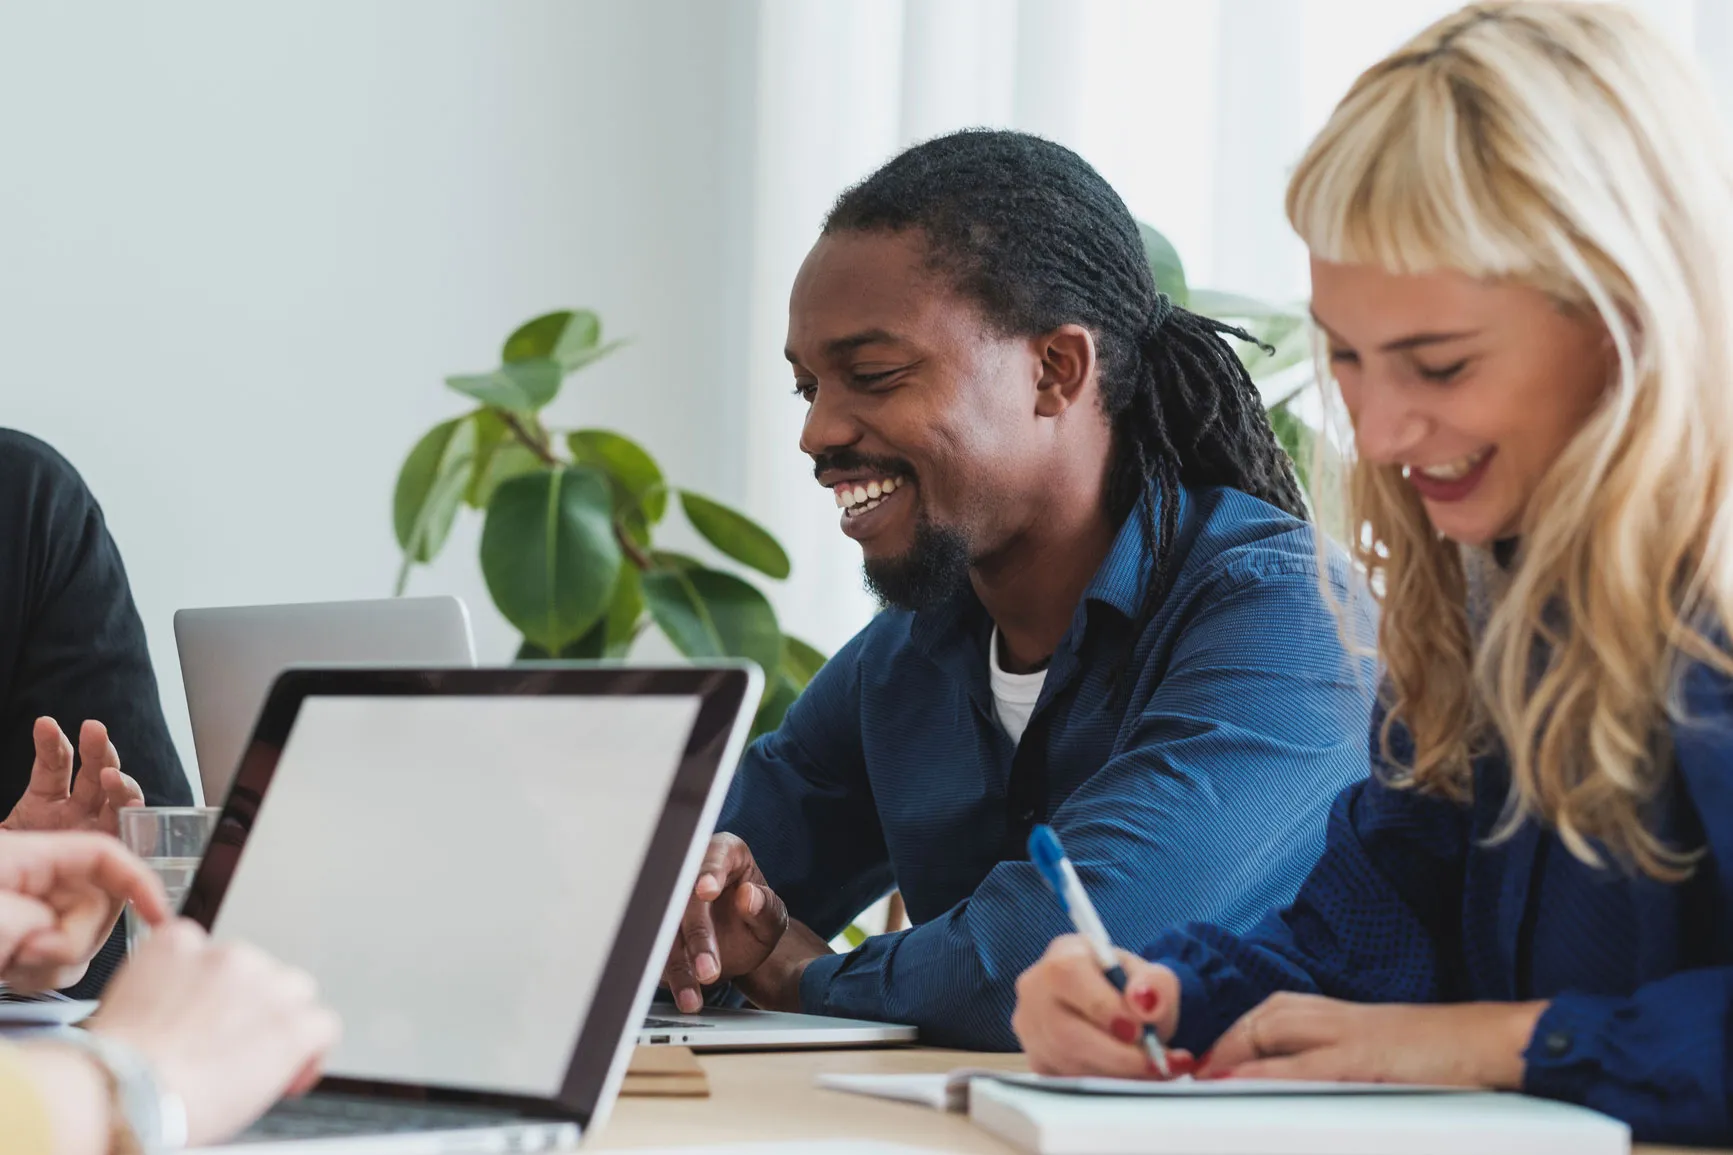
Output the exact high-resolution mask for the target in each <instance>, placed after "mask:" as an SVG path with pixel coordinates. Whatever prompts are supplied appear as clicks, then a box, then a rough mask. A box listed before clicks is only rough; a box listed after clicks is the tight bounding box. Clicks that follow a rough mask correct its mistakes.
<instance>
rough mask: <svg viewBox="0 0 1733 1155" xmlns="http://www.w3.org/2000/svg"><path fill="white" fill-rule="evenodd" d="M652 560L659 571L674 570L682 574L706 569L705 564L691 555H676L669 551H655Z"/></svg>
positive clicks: (652, 553)
mask: <svg viewBox="0 0 1733 1155" xmlns="http://www.w3.org/2000/svg"><path fill="white" fill-rule="evenodd" d="M650 560H651V561H653V562H655V563H656V568H658V569H673V570H679V571H681V572H682V573H686V572H690V571H691V570H695V569H703V568H704V563H703V562H701V561H699V560H698V559H697V558H695V557H692V556H691V555H690V554H684V553H675V552H674V551H673V550H668V549H658V550H653V551H652V552H651V554H650Z"/></svg>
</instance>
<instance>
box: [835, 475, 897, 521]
mask: <svg viewBox="0 0 1733 1155" xmlns="http://www.w3.org/2000/svg"><path fill="white" fill-rule="evenodd" d="M902 484H903V483H902V482H900V481H898V480H897V479H896V478H894V477H884V478H879V479H878V480H875V481H863V482H856V483H855V484H854V485H852V486H851V485H839V486H837V487H836V507H837V508H838V509H846V510H848V511H849V512H851V513H865V512H867V510H869V509H877V508H878V507H879V506H880V505H881V504H883V502H884V499H885V498H887V497H889V496H890V495H891V494H893V493H895V492H896V491H897V488H898V487H899V486H900V485H902Z"/></svg>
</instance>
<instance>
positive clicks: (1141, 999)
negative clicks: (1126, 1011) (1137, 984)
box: [1131, 987, 1161, 1015]
mask: <svg viewBox="0 0 1733 1155" xmlns="http://www.w3.org/2000/svg"><path fill="white" fill-rule="evenodd" d="M1131 1001H1132V1002H1133V1003H1135V1004H1137V1009H1138V1010H1140V1011H1142V1012H1143V1013H1144V1014H1146V1015H1153V1014H1154V1013H1155V1008H1156V1004H1157V1003H1159V1002H1160V1001H1161V998H1160V996H1159V995H1157V994H1156V993H1155V988H1154V987H1144V988H1142V989H1141V990H1138V991H1135V992H1133V993H1132V996H1131Z"/></svg>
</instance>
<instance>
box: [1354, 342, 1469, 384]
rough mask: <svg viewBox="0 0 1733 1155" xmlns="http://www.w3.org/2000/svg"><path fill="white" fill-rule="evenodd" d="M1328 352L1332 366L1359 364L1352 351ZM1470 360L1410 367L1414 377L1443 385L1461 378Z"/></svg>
mask: <svg viewBox="0 0 1733 1155" xmlns="http://www.w3.org/2000/svg"><path fill="white" fill-rule="evenodd" d="M1329 352H1330V364H1332V365H1343V366H1347V365H1359V364H1360V354H1358V353H1356V352H1355V351H1354V350H1352V349H1331V350H1330V351H1329ZM1472 360H1473V358H1471V357H1463V358H1461V359H1460V360H1457V361H1453V362H1451V363H1450V364H1448V365H1426V364H1423V363H1422V362H1420V361H1411V362H1410V365H1411V366H1412V367H1413V370H1414V375H1415V376H1416V377H1419V378H1420V379H1421V380H1422V381H1427V382H1430V383H1432V384H1434V385H1443V384H1446V383H1448V382H1450V381H1453V380H1455V379H1456V378H1457V377H1459V376H1461V375H1462V371H1463V370H1464V369H1466V368H1468V366H1469V363H1470V362H1471V361H1472Z"/></svg>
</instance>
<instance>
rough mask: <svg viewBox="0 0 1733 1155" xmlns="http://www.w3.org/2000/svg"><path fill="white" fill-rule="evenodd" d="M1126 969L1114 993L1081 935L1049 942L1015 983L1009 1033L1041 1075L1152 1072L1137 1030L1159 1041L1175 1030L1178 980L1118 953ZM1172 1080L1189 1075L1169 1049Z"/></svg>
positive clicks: (1186, 1059)
mask: <svg viewBox="0 0 1733 1155" xmlns="http://www.w3.org/2000/svg"><path fill="white" fill-rule="evenodd" d="M1119 965H1120V966H1121V967H1123V968H1124V969H1125V976H1126V979H1127V982H1126V987H1125V994H1123V995H1121V994H1120V993H1119V992H1118V991H1116V990H1114V989H1113V984H1112V983H1110V982H1108V981H1107V976H1106V975H1104V974H1102V973H1101V964H1100V963H1098V962H1096V961H1095V954H1094V952H1092V951H1091V950H1090V949H1089V944H1088V943H1086V942H1084V940H1083V938H1082V937H1081V936H1080V935H1074V934H1073V935H1066V936H1064V937H1063V938H1056V939H1054V940H1053V945H1052V946H1050V947H1048V948H1047V953H1046V954H1044V955H1042V956H1041V959H1040V961H1039V962H1037V963H1036V964H1035V965H1034V966H1032V967H1030V968H1029V969H1028V970H1026V971H1024V972H1023V975H1022V977H1021V978H1019V979H1018V980H1017V1012H1016V1014H1014V1015H1013V1016H1012V1017H1011V1029H1012V1030H1014V1031H1016V1032H1017V1038H1018V1039H1020V1040H1021V1041H1022V1043H1023V1049H1024V1051H1026V1052H1027V1053H1028V1055H1029V1066H1030V1068H1031V1069H1033V1070H1034V1071H1035V1072H1036V1073H1037V1074H1042V1075H1105V1076H1112V1077H1118V1078H1124V1079H1148V1078H1155V1077H1157V1072H1156V1071H1155V1070H1154V1069H1153V1067H1152V1064H1151V1063H1150V1059H1149V1056H1148V1055H1147V1054H1145V1053H1144V1050H1143V1046H1142V1043H1141V1042H1140V1041H1139V1040H1140V1039H1141V1038H1142V1032H1143V1025H1144V1024H1145V1023H1151V1024H1153V1025H1154V1026H1155V1028H1156V1031H1157V1033H1158V1034H1159V1035H1160V1036H1161V1037H1162V1038H1164V1039H1169V1038H1172V1037H1173V1032H1174V1031H1175V1030H1176V1029H1177V1028H1178V1026H1179V979H1178V978H1176V977H1175V976H1174V973H1173V972H1172V971H1170V970H1168V969H1167V968H1166V967H1162V966H1155V965H1153V964H1151V963H1147V962H1145V961H1144V960H1142V959H1140V958H1138V957H1137V956H1136V955H1133V954H1127V953H1126V952H1125V951H1120V952H1119ZM1167 1058H1168V1069H1169V1070H1170V1071H1171V1072H1172V1073H1173V1074H1174V1075H1186V1074H1190V1073H1191V1070H1192V1067H1193V1065H1194V1064H1193V1061H1192V1057H1191V1055H1190V1054H1188V1053H1187V1052H1185V1051H1170V1052H1168V1057H1167Z"/></svg>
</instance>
